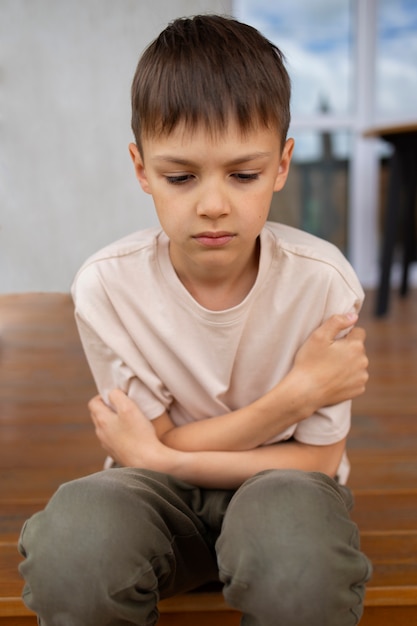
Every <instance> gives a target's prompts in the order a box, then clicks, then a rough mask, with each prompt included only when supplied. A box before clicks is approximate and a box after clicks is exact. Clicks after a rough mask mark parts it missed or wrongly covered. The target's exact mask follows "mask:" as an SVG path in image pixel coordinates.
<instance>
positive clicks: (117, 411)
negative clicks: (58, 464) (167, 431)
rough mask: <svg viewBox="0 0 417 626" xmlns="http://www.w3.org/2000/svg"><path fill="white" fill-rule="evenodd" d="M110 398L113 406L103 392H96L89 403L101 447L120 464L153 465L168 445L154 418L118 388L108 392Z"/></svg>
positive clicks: (149, 466) (148, 466)
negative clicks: (160, 436) (153, 420)
mask: <svg viewBox="0 0 417 626" xmlns="http://www.w3.org/2000/svg"><path fill="white" fill-rule="evenodd" d="M109 400H110V402H111V404H112V406H113V407H114V410H113V409H111V408H110V407H108V406H107V405H106V404H105V403H104V402H103V400H102V398H101V396H95V397H94V398H93V399H92V400H90V402H89V403H88V408H89V410H90V415H91V418H92V420H93V423H94V426H95V431H96V435H97V437H98V439H99V441H100V443H101V445H102V447H103V448H104V450H106V452H107V453H108V454H109V455H110V456H111V457H112V458H113V459H114V460H115V461H117V462H118V463H120V464H121V465H124V466H135V467H142V468H147V469H153V467H154V464H155V461H156V459H157V457H158V455H159V454H160V453H161V451H162V449H165V446H163V444H162V443H161V442H160V441H159V439H158V438H157V436H156V433H155V430H154V428H153V426H152V422H151V421H150V420H148V419H147V418H146V417H145V416H144V414H143V413H142V411H141V410H140V409H139V407H138V406H137V405H136V404H135V403H134V402H133V401H132V400H130V398H128V396H127V395H126V394H125V393H123V392H122V391H120V390H119V389H115V390H114V391H112V392H111V393H110V394H109Z"/></svg>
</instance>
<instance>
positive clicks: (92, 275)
mask: <svg viewBox="0 0 417 626" xmlns="http://www.w3.org/2000/svg"><path fill="white" fill-rule="evenodd" d="M161 235H162V231H161V229H160V228H149V229H145V230H141V231H137V232H135V233H132V234H130V235H128V236H126V237H123V238H122V239H119V240H117V241H115V242H113V243H111V244H109V245H107V246H105V247H104V248H102V249H101V250H99V251H98V252H96V253H95V254H93V255H92V256H90V257H89V258H88V259H87V260H86V261H85V262H84V263H83V265H82V266H81V268H80V269H79V270H78V272H77V274H76V275H75V278H74V281H73V284H72V287H71V292H72V295H73V298H74V300H75V301H77V299H78V297H79V296H80V295H82V294H83V293H85V292H88V295H89V297H90V298H91V297H92V296H94V294H97V292H98V291H106V285H109V284H110V285H111V284H112V285H115V286H117V285H118V286H119V288H120V287H122V286H123V285H129V284H130V285H133V284H134V281H135V279H136V280H137V279H138V278H139V276H140V274H145V275H146V271H147V268H149V267H150V266H152V265H154V260H155V258H156V255H157V247H158V240H159V238H160V237H161Z"/></svg>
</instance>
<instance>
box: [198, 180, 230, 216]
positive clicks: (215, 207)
mask: <svg viewBox="0 0 417 626" xmlns="http://www.w3.org/2000/svg"><path fill="white" fill-rule="evenodd" d="M229 213H230V200H229V197H228V194H227V191H226V189H225V188H224V186H223V185H222V184H221V183H220V182H217V181H212V182H210V183H207V184H206V185H204V186H202V187H201V189H200V193H199V198H198V201H197V214H198V215H199V216H200V217H208V218H210V219H211V220H216V219H218V218H220V217H223V216H224V215H228V214H229Z"/></svg>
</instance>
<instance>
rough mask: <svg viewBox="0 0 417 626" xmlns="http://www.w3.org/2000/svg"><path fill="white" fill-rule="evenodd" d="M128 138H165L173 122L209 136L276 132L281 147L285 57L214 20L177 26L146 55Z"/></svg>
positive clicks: (249, 31) (286, 102)
mask: <svg viewBox="0 0 417 626" xmlns="http://www.w3.org/2000/svg"><path fill="white" fill-rule="evenodd" d="M131 95H132V130H133V133H134V136H135V140H136V144H137V146H138V148H139V150H141V137H142V136H146V135H148V136H152V135H157V134H169V133H170V132H172V131H173V130H174V128H175V127H176V126H177V125H178V123H180V122H184V123H185V124H186V125H187V127H188V128H190V129H191V130H192V129H195V128H196V126H197V125H199V124H201V123H203V124H204V125H205V127H206V128H207V130H208V131H209V132H211V133H215V132H219V131H222V130H224V128H225V126H226V124H227V123H228V121H229V120H230V117H232V119H234V120H236V121H237V123H238V125H239V127H240V129H241V130H242V132H243V133H244V132H245V131H248V130H251V129H253V128H254V127H256V126H257V125H258V124H261V125H263V126H266V127H272V128H276V129H277V130H278V132H279V133H280V135H281V141H282V146H283V145H284V142H285V139H286V136H287V132H288V126H289V123H290V95H291V83H290V78H289V76H288V73H287V71H286V69H285V67H284V55H283V54H282V52H281V51H280V50H279V48H277V46H275V45H274V44H272V43H271V42H270V41H268V40H267V39H266V38H265V37H264V36H263V35H261V33H260V32H259V31H257V30H256V29H255V28H253V27H252V26H249V25H247V24H243V23H241V22H239V21H237V20H235V19H233V18H229V17H225V16H221V15H197V16H194V17H191V18H179V19H176V20H174V21H173V22H171V23H170V24H169V25H168V26H167V28H166V29H165V30H163V31H162V32H161V34H160V35H159V36H158V37H157V38H156V39H155V40H154V41H153V42H152V43H151V44H150V45H149V46H148V48H146V50H145V52H144V53H143V55H142V57H141V58H140V60H139V63H138V66H137V68H136V72H135V76H134V79H133V83H132V94H131Z"/></svg>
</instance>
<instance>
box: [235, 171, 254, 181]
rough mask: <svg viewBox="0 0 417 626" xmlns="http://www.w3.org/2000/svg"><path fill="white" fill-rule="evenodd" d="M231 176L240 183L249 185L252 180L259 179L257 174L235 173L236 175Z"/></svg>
mask: <svg viewBox="0 0 417 626" xmlns="http://www.w3.org/2000/svg"><path fill="white" fill-rule="evenodd" d="M232 176H233V177H234V178H235V179H236V180H237V181H238V182H240V183H250V182H251V181H253V180H258V179H259V174H258V173H257V172H253V173H247V172H236V174H232Z"/></svg>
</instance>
